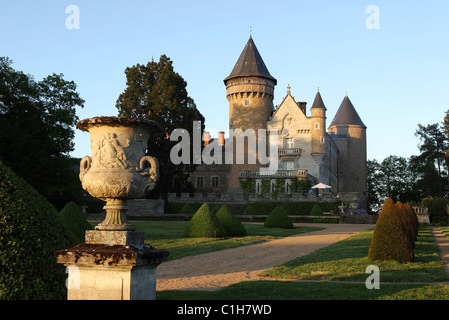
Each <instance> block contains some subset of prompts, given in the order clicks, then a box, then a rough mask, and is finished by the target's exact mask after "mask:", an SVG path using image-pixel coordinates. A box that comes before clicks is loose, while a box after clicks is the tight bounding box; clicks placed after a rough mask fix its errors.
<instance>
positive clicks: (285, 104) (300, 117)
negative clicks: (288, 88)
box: [269, 93, 308, 127]
mask: <svg viewBox="0 0 449 320" xmlns="http://www.w3.org/2000/svg"><path fill="white" fill-rule="evenodd" d="M286 118H289V119H290V118H292V120H288V119H286ZM307 119H308V118H307V116H306V115H305V114H304V112H303V111H302V110H301V109H300V108H299V106H298V104H297V103H296V101H295V99H294V98H293V97H292V96H291V95H290V93H289V94H287V96H286V97H285V98H284V100H283V101H282V103H281V104H280V105H279V107H277V109H276V110H275V112H274V113H273V115H272V117H271V120H270V121H269V123H271V124H272V125H275V126H276V127H278V125H276V124H279V123H283V122H284V121H295V122H296V121H305V120H307Z"/></svg>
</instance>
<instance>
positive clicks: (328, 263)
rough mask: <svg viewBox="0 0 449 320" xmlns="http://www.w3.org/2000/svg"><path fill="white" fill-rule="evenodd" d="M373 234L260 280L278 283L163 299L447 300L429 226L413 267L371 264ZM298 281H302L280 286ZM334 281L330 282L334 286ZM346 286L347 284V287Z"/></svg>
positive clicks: (268, 273) (422, 231) (168, 294)
mask: <svg viewBox="0 0 449 320" xmlns="http://www.w3.org/2000/svg"><path fill="white" fill-rule="evenodd" d="M372 234H373V230H368V231H365V232H362V233H360V234H357V235H355V236H352V237H350V238H347V239H345V240H343V241H340V242H338V243H336V244H334V245H331V246H328V247H326V248H322V249H319V250H317V251H315V252H313V253H311V254H309V255H307V256H303V257H300V258H297V259H294V260H292V261H289V262H288V263H285V264H283V265H281V266H277V267H274V268H272V269H269V270H267V271H265V272H264V273H263V274H262V275H263V276H265V277H267V278H271V279H274V280H259V281H246V282H240V283H236V284H234V285H231V286H229V287H226V288H223V289H221V290H218V291H212V292H210V291H161V292H158V293H157V299H159V300H178V299H190V300H203V299H204V300H214V299H216V300H247V299H248V300H372V299H376V300H377V299H379V300H447V299H449V288H448V286H444V285H440V284H437V282H443V281H447V280H448V277H447V276H446V274H445V272H444V270H443V268H442V265H443V262H442V261H441V260H440V258H439V249H438V246H437V245H436V244H435V242H434V239H433V236H432V233H431V229H430V227H421V229H420V231H419V236H418V240H417V242H416V246H415V262H412V263H403V264H401V263H397V262H394V261H370V260H368V258H367V255H368V250H369V245H370V242H371V237H372ZM369 265H376V266H378V267H379V270H380V289H372V290H369V289H367V287H366V285H365V281H366V280H367V278H368V276H369V274H366V273H365V270H366V267H367V266H369ZM276 279H296V280H302V281H279V280H276ZM331 281H332V282H331ZM343 281H344V282H343Z"/></svg>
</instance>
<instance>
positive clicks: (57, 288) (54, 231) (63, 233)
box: [0, 161, 74, 300]
mask: <svg viewBox="0 0 449 320" xmlns="http://www.w3.org/2000/svg"><path fill="white" fill-rule="evenodd" d="M73 244H74V240H73V239H72V238H71V237H70V234H69V233H68V231H67V230H66V229H65V228H64V225H63V223H62V221H61V219H60V217H59V213H58V211H57V210H56V208H55V207H54V206H53V205H51V204H50V203H49V202H48V201H47V200H46V199H45V198H44V197H43V196H42V195H40V194H39V193H38V192H37V191H36V190H35V189H34V188H33V187H32V186H30V185H29V184H28V183H26V182H25V181H24V180H23V179H21V178H19V177H18V176H17V175H16V174H15V173H14V172H13V171H12V170H11V169H9V168H8V167H6V166H5V165H4V164H3V163H2V162H1V161H0V299H2V300H5V299H8V300H9V299H11V300H32V299H33V300H34V299H39V300H47V299H48V300H55V299H66V297H67V289H66V286H65V281H66V279H67V274H66V273H65V267H64V266H63V265H60V264H57V263H56V258H55V252H56V251H57V250H61V249H67V248H70V247H71V246H72V245H73Z"/></svg>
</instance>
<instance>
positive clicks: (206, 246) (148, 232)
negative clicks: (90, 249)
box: [131, 221, 323, 260]
mask: <svg viewBox="0 0 449 320" xmlns="http://www.w3.org/2000/svg"><path fill="white" fill-rule="evenodd" d="M131 223H132V224H133V225H135V226H136V227H137V230H139V231H143V232H144V233H145V243H146V244H150V245H152V246H153V247H155V248H158V249H164V250H169V252H170V255H169V257H168V259H169V260H173V259H179V258H182V257H186V256H191V255H197V254H203V253H207V252H213V251H218V250H224V249H229V248H235V247H238V246H243V245H248V244H254V243H258V242H261V241H265V240H269V239H274V238H277V237H287V236H291V235H295V234H300V233H304V232H310V231H315V230H320V229H323V228H318V227H295V228H293V229H283V228H265V227H264V226H263V225H262V224H250V223H244V224H243V225H244V226H245V228H246V232H247V235H246V236H244V237H225V238H184V237H183V235H184V229H185V227H186V226H187V223H188V222H186V221H132V222H131Z"/></svg>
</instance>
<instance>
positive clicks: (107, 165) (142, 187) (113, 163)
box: [55, 117, 168, 300]
mask: <svg viewBox="0 0 449 320" xmlns="http://www.w3.org/2000/svg"><path fill="white" fill-rule="evenodd" d="M154 126H155V123H154V122H151V121H145V120H137V119H130V118H120V117H95V118H91V119H85V120H82V121H80V122H78V124H77V128H78V129H80V130H83V131H88V132H89V133H90V136H91V150H92V157H89V156H86V157H84V158H83V159H82V160H81V163H80V175H79V176H80V180H81V182H82V186H83V189H84V190H86V191H88V192H89V193H90V194H91V195H92V196H93V197H96V198H99V199H101V200H104V201H106V205H105V207H104V209H105V210H106V218H105V220H104V221H103V222H102V223H100V224H98V225H97V226H96V227H95V230H89V231H86V236H85V243H83V244H79V245H77V246H75V247H73V248H71V249H66V250H60V251H57V252H56V253H55V256H56V258H57V262H58V263H61V264H64V265H65V266H66V267H67V270H68V281H67V289H68V294H67V298H68V299H69V300H116V299H117V300H122V299H124V300H141V299H145V300H147V299H155V298H156V267H157V266H158V265H159V264H160V263H162V262H164V261H166V260H167V256H168V252H167V251H165V250H158V249H155V248H153V247H151V246H150V245H145V244H144V234H143V232H139V231H136V228H135V227H134V226H133V225H131V224H129V223H128V220H127V218H126V212H127V210H128V207H127V199H137V198H142V197H144V196H145V194H146V193H147V192H148V191H150V190H152V189H153V188H154V187H155V185H156V182H157V180H158V179H159V165H158V161H157V160H156V159H155V158H153V157H151V156H147V155H146V153H147V152H146V151H147V150H146V149H147V143H148V139H149V137H150V130H151V128H152V127H154Z"/></svg>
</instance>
